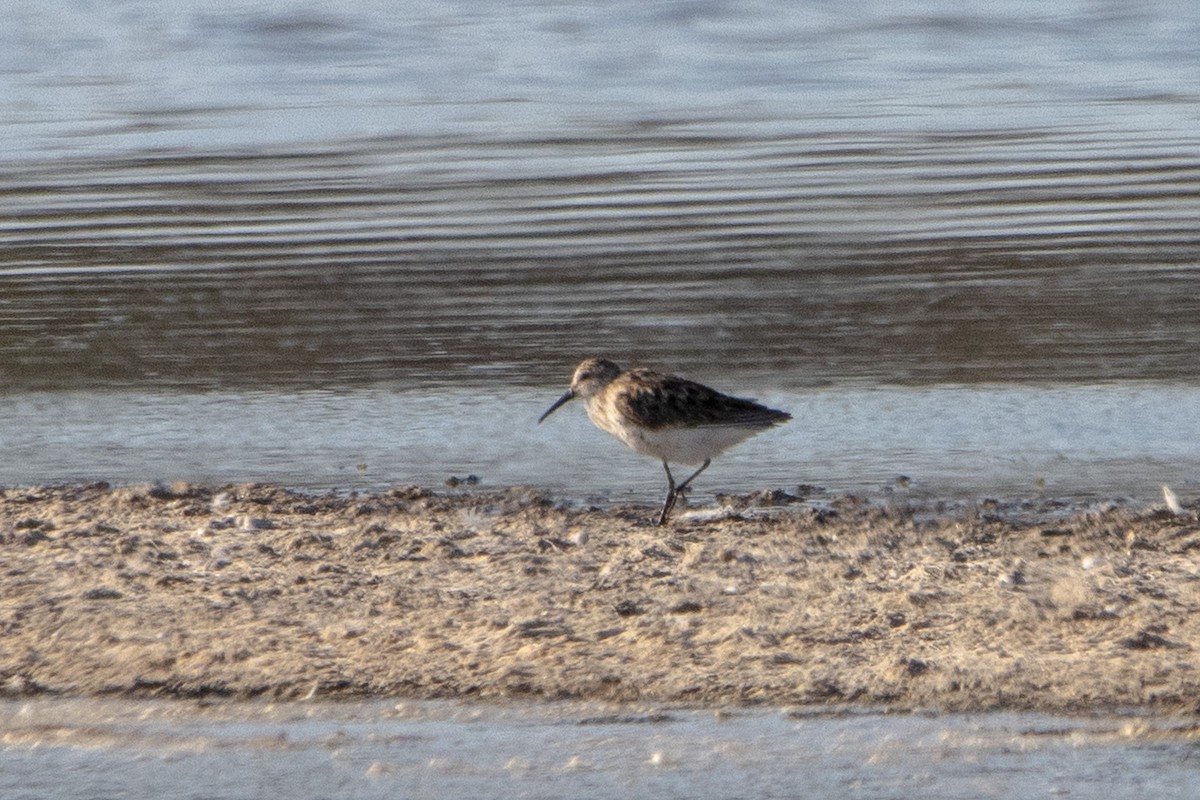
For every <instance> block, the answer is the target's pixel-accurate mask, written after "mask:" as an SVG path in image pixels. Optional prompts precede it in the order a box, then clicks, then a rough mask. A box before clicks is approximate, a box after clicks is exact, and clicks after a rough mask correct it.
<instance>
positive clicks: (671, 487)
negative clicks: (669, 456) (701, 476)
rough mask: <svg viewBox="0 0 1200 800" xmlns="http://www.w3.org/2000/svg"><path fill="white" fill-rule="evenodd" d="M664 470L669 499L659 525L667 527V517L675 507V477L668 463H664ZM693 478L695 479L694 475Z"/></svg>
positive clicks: (665, 502) (660, 515) (664, 505)
mask: <svg viewBox="0 0 1200 800" xmlns="http://www.w3.org/2000/svg"><path fill="white" fill-rule="evenodd" d="M663 469H665V470H666V471H667V499H666V500H665V501H664V502H663V507H662V511H661V512H660V513H659V515H658V524H659V525H660V526H661V525H666V524H667V517H668V516H670V514H671V509H672V508H674V507H675V491H676V490H675V476H674V475H672V474H671V468H670V467H669V466H667V462H666V461H663ZM692 477H695V476H694V475H693V476H692Z"/></svg>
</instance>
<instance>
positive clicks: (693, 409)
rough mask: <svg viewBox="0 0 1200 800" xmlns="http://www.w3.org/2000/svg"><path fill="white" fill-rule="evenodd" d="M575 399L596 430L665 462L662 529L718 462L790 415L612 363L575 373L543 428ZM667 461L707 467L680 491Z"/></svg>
mask: <svg viewBox="0 0 1200 800" xmlns="http://www.w3.org/2000/svg"><path fill="white" fill-rule="evenodd" d="M575 397H582V398H583V400H584V403H585V404H586V406H587V414H588V417H589V418H591V420H592V422H594V423H595V424H596V426H597V427H599V428H600V429H602V430H604V431H607V432H608V433H610V434H612V435H613V436H615V437H617V438H618V439H620V440H621V441H622V442H624V443H625V444H627V445H629V447H631V448H632V449H634V450H635V451H637V452H639V453H644V454H646V455H650V456H654V457H655V458H658V459H660V460H661V461H662V464H663V469H665V470H666V473H667V499H666V502H665V503H664V504H663V509H662V512H661V513H660V514H659V519H658V524H660V525H662V524H665V523H666V521H667V518H668V517H669V515H670V513H671V508H672V507H673V506H674V505H675V500H676V498H677V497H678V495H679V494H680V493H682V492H683V491H684V490H685V489H686V488H687V487H688V485H689V484H690V483H691V482H692V480H694V479H695V478H696V476H697V475H699V474H700V473H701V472H703V471H704V470H705V469H706V468H707V467H708V465H709V463H710V461H711V460H712V458H713V457H714V456H717V455H719V454H720V453H722V452H724V451H725V450H726V449H728V448H730V447H732V446H733V445H735V444H737V443H738V442H741V441H743V440H744V439H747V438H749V437H750V436H753V435H754V434H756V433H758V432H760V431H763V430H766V429H767V428H770V427H772V426H773V425H778V424H781V423H784V422H787V421H788V420H789V419H791V418H792V415H791V414H788V413H787V412H786V411H778V410H776V409H773V408H767V407H766V406H764V405H761V404H759V403H756V402H755V401H753V400H748V399H745V398H741V397H730V396H729V395H726V394H722V393H721V392H718V391H717V390H715V389H710V388H709V387H707V386H704V385H703V384H699V383H696V382H695V381H690V380H687V379H686V378H680V377H677V376H674V375H663V374H661V373H658V372H654V371H652V370H648V369H632V370H629V371H622V370H621V368H620V367H619V366H617V365H616V364H614V363H613V362H611V361H608V360H606V359H601V358H590V359H588V360H586V361H584V362H583V363H581V364H580V365H579V366H578V367H577V368H576V369H575V375H574V377H573V378H572V380H571V388H570V389H568V390H567V392H566V393H565V394H564V395H563V396H562V397H560V398H559V399H558V401H557V402H556V403H554V405H552V406H551V407H550V408H549V409H548V410H547V411H546V413H545V414H543V415H542V416H541V419H539V420H538V422H541V421H542V420H544V419H546V417H548V416H550V415H551V414H552V413H554V411H555V410H556V409H558V408H559V406H561V405H563V404H564V403H566V402H567V401H569V400H571V399H573V398H575ZM669 462H675V463H679V464H701V462H703V463H702V464H701V466H700V468H699V469H697V470H696V471H695V472H694V473H692V475H691V477H689V478H688V479H687V480H685V481H684V482H683V483H681V484H679V485H678V486H677V485H676V484H675V478H674V477H673V476H672V475H671V468H670V466H669Z"/></svg>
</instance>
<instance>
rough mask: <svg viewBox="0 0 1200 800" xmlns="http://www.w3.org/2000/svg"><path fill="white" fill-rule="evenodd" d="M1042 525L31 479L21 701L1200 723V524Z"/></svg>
mask: <svg viewBox="0 0 1200 800" xmlns="http://www.w3.org/2000/svg"><path fill="white" fill-rule="evenodd" d="M1035 511H1036V509H1035ZM1026 512H1027V510H1026V511H1021V510H1019V509H1008V510H1006V509H1004V508H999V507H994V508H993V507H989V506H987V505H984V506H982V507H975V508H970V509H967V510H961V509H959V510H956V511H952V512H943V513H942V514H933V513H925V512H921V513H914V511H913V509H911V508H909V507H907V506H906V505H903V504H898V503H896V504H893V505H891V506H886V505H878V504H871V503H865V502H861V501H857V500H854V499H852V498H840V499H831V500H829V502H828V503H827V504H825V505H824V506H818V507H813V506H811V505H805V504H795V505H790V506H786V507H784V508H781V509H775V510H773V511H772V512H771V513H770V514H762V513H761V512H756V511H753V510H752V511H750V512H748V513H746V514H744V515H727V516H725V517H723V518H704V517H699V518H693V519H688V518H686V517H685V518H684V519H681V520H679V521H677V522H675V523H673V524H672V525H671V526H670V527H668V528H665V529H660V528H656V527H653V526H652V525H650V524H649V522H648V521H649V520H650V519H651V518H652V517H653V516H654V509H651V508H645V507H638V508H616V509H607V510H571V509H566V508H563V507H562V506H560V505H558V504H556V503H554V502H552V501H551V500H549V499H547V498H544V497H542V496H540V495H538V494H537V493H536V492H533V491H529V490H524V489H513V490H509V491H504V492H497V493H467V494H447V495H443V494H433V493H430V492H428V491H425V490H420V489H402V490H396V491H393V492H390V493H385V494H379V495H371V496H366V495H358V496H345V495H333V494H330V495H319V496H318V495H303V494H296V493H293V492H289V491H287V490H284V489H281V488H279V487H275V486H227V487H219V488H217V487H198V486H174V487H137V488H115V489H114V488H110V487H108V486H106V485H103V484H100V485H94V486H86V487H68V488H61V487H56V488H32V489H8V490H3V491H0V553H2V554H3V555H2V557H0V570H2V577H0V692H2V693H3V694H6V695H9V696H13V695H28V694H41V693H62V694H67V695H81V696H97V695H113V694H115V695H121V696H169V697H171V696H173V697H202V696H210V695H211V696H233V697H259V696H266V697H277V698H304V697H311V696H319V697H350V696H364V695H382V696H403V697H422V698H425V697H448V696H462V697H484V698H503V697H530V696H533V697H548V698H583V699H598V700H617V701H643V702H685V703H697V704H724V703H753V702H769V703H785V704H786V703H818V704H825V703H830V704H839V705H840V704H847V703H855V704H872V705H881V706H884V707H887V708H893V709H912V708H925V709H930V708H932V709H942V710H983V709H997V708H1020V709H1040V710H1083V709H1089V710H1090V709H1098V708H1109V709H1111V708H1114V707H1120V706H1138V707H1141V708H1143V709H1161V710H1164V711H1173V712H1185V713H1194V712H1200V613H1198V612H1200V524H1198V522H1197V518H1196V515H1195V513H1194V512H1188V513H1186V514H1185V515H1172V514H1169V513H1167V512H1165V511H1149V510H1145V511H1139V510H1130V509H1122V508H1113V509H1111V510H1106V511H1103V512H1089V513H1082V512H1080V513H1075V514H1074V515H1066V516H1062V517H1060V518H1056V519H1052V520H1051V519H1049V518H1048V517H1046V516H1044V515H1043V517H1042V519H1041V520H1040V521H1033V520H1032V519H1031V517H1030V515H1029V514H1028V513H1026ZM1034 516H1037V515H1036V514H1034Z"/></svg>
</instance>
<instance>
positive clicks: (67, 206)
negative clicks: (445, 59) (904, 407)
mask: <svg viewBox="0 0 1200 800" xmlns="http://www.w3.org/2000/svg"><path fill="white" fill-rule="evenodd" d="M480 162H483V166H481V164H480ZM533 165H536V166H537V168H538V171H537V172H536V173H534V174H530V172H529V169H530V168H531V166H533ZM0 194H2V195H3V196H4V199H5V203H6V206H7V208H8V209H9V210H8V213H7V214H6V216H5V218H4V219H3V220H2V221H0V235H2V236H3V239H4V243H5V247H4V250H3V253H2V255H0V258H2V259H3V262H4V263H3V264H2V265H0V267H2V268H3V270H4V274H3V276H0V281H2V291H3V294H2V295H0V297H2V298H3V299H0V332H2V334H3V335H2V336H0V375H2V376H3V378H4V382H5V385H6V387H7V388H8V390H9V391H14V390H18V389H26V388H38V389H41V388H50V389H55V388H82V387H89V388H90V387H95V386H114V385H127V386H128V385H133V386H146V385H149V386H154V387H159V388H173V387H180V386H184V387H189V388H196V387H199V388H209V387H215V386H228V385H236V386H242V387H247V388H264V387H268V386H291V387H321V388H324V387H331V386H346V385H358V386H361V385H370V384H376V383H387V384H394V385H399V386H402V387H404V388H429V387H430V386H438V385H443V386H444V385H461V384H468V385H484V384H494V383H500V384H504V385H514V384H516V385H545V384H546V383H548V382H551V381H554V382H557V381H559V380H561V376H562V374H563V373H564V372H566V371H568V370H569V369H570V367H571V366H572V365H573V364H574V363H575V362H577V361H578V360H579V359H580V358H581V357H582V356H583V355H585V354H593V353H605V354H609V355H611V356H613V357H614V358H617V359H619V360H623V361H628V360H631V359H633V360H638V361H641V362H643V363H648V364H652V365H658V366H663V367H668V368H673V369H679V370H685V371H691V372H696V373H698V372H705V373H708V374H709V375H710V376H712V375H714V374H720V373H722V372H725V371H729V372H730V373H731V374H737V375H738V377H739V378H752V381H753V383H754V384H757V385H765V386H766V387H768V388H770V387H789V388H794V387H802V386H815V385H831V384H838V383H843V382H845V381H869V382H883V383H916V384H929V383H943V382H975V381H986V382H996V381H1042V382H1045V381H1054V382H1062V381H1070V382H1095V381H1111V380H1145V379H1156V380H1164V379H1165V380H1178V379H1182V380H1191V379H1192V378H1193V377H1194V374H1195V368H1196V365H1197V360H1196V355H1195V354H1196V353H1197V352H1198V350H1200V293H1198V292H1196V291H1194V290H1193V286H1194V284H1195V282H1196V280H1197V278H1198V276H1200V259H1198V255H1200V229H1198V228H1197V227H1196V225H1195V220H1196V219H1200V142H1197V143H1196V145H1195V146H1194V147H1190V146H1185V145H1184V144H1183V143H1174V144H1172V145H1170V146H1167V145H1164V143H1162V142H1139V141H1136V140H1129V139H1125V140H1122V141H1121V142H1120V143H1114V144H1107V143H1106V142H1105V141H1104V140H1103V138H1102V137H1101V136H1100V135H1099V134H1092V135H1089V136H1087V137H1081V136H1078V135H1071V136H1066V135H1062V134H1050V133H1044V134H1037V135H1035V134H1029V135H1026V136H1012V135H1007V134H1006V135H999V134H997V135H995V136H962V137H957V138H955V137H942V138H940V139H938V140H937V141H936V142H930V141H926V140H923V138H921V137H903V138H900V137H897V138H891V139H886V140H878V139H877V140H873V141H872V140H864V139H863V138H862V137H857V138H851V139H848V138H843V137H838V136H826V137H815V138H808V139H802V140H793V139H784V140H774V141H766V142H765V141H758V140H747V139H741V140H736V139H734V140H709V139H699V140H695V139H692V140H675V139H659V138H653V137H651V138H620V139H609V140H603V141H579V142H573V141H566V142H527V143H524V144H521V145H517V144H513V143H507V144H497V143H489V142H457V143H454V144H450V145H443V146H433V145H430V144H428V143H424V144H422V143H415V144H414V143H412V142H404V141H398V142H385V143H375V144H370V145H363V147H362V149H360V150H357V151H353V152H336V153H324V154H295V155H290V156H286V157H285V156H280V157H268V156H264V157H254V158H252V157H247V158H233V157H228V158H221V157H192V156H169V157H153V158H137V159H126V160H118V161H116V162H115V163H107V162H106V163H96V162H91V161H80V162H67V163H64V164H41V165H38V166H37V168H34V167H32V166H28V165H26V166H23V167H20V168H13V169H10V171H9V174H8V175H7V176H0Z"/></svg>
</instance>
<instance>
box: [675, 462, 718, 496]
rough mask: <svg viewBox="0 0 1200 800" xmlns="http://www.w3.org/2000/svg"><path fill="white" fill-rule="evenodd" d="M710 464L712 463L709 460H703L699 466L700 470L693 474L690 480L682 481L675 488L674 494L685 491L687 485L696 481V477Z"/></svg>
mask: <svg viewBox="0 0 1200 800" xmlns="http://www.w3.org/2000/svg"><path fill="white" fill-rule="evenodd" d="M711 463H712V459H711V458H706V459H704V463H703V464H701V465H700V469H698V470H696V471H695V472H693V473H692V476H691V477H690V478H688V479H687V480H686V481H684V482H683V483H681V484H679V485H678V486H676V487H675V494H679V493H680V492H683V491H684V490H685V489H687V488H688V484H690V483H691V482H692V481H694V480H696V476H697V475H699V474H700V473H701V472H704V470H706V469H708V465H709V464H711Z"/></svg>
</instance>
